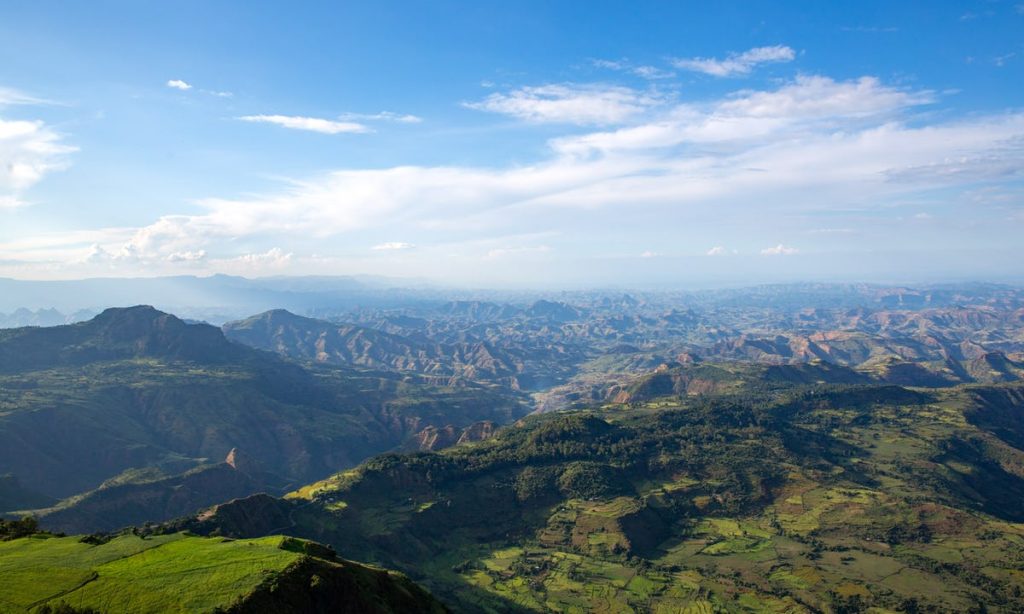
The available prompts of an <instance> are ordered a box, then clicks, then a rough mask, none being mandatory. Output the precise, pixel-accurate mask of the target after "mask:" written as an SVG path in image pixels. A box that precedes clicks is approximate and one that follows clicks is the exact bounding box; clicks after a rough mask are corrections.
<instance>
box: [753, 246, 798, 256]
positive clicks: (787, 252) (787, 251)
mask: <svg viewBox="0 0 1024 614" xmlns="http://www.w3.org/2000/svg"><path fill="white" fill-rule="evenodd" d="M799 253H800V250H798V249H797V248H795V247H787V246H785V245H783V244H782V243H779V244H778V245H776V246H775V247H766V248H764V249H762V250H761V255H762V256H792V255H794V254H799Z"/></svg>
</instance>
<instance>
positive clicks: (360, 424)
mask: <svg viewBox="0 0 1024 614" xmlns="http://www.w3.org/2000/svg"><path fill="white" fill-rule="evenodd" d="M523 413H525V408H524V407H523V406H522V405H521V403H520V402H519V400H518V399H517V398H514V397H512V396H509V395H506V394H504V393H502V392H501V391H497V390H486V389H477V388H473V387H464V388H461V389H458V390H456V389H448V388H441V387H437V386H432V385H430V384H429V383H427V382H425V381H418V380H416V379H409V378H408V377H404V376H399V375H395V374H386V373H380V372H372V371H354V370H345V369H339V368H332V369H329V370H324V371H316V372H314V371H309V370H306V369H304V368H303V367H301V366H299V365H298V364H296V363H295V362H291V361H287V360H284V359H282V358H280V357H278V356H276V355H275V354H272V353H269V352H263V351H260V350H257V349H253V348H250V347H247V346H245V345H242V344H239V343H234V342H232V341H230V340H228V339H227V338H225V337H224V335H223V333H222V332H221V331H220V330H219V329H218V328H216V327H213V326H209V325H206V324H188V323H185V322H184V321H182V320H180V319H179V318H176V317H175V316H172V315H170V314H166V313H163V312H160V311H158V310H156V309H154V308H152V307H148V306H139V307H131V308H117V309H108V310H106V311H104V312H103V313H101V314H100V315H98V316H97V317H96V318H94V319H92V320H90V321H88V322H82V323H78V324H72V325H65V326H58V327H52V328H21V329H11V330H4V331H0V475H2V474H11V475H13V476H14V477H15V478H16V479H17V480H19V481H20V483H22V484H31V485H32V486H33V488H34V489H37V490H38V492H39V493H40V494H42V495H45V496H47V497H50V498H51V500H52V499H53V498H56V499H65V498H67V497H71V496H72V495H78V497H76V498H73V499H69V500H67V501H64V502H63V503H62V504H61V505H59V506H57V507H54V508H52V509H49V510H48V511H47V512H46V514H44V517H43V522H44V523H46V522H47V514H48V515H49V516H50V518H51V519H52V522H53V523H54V526H60V527H63V528H65V529H67V530H71V531H90V530H96V529H99V528H104V529H110V528H116V527H120V526H124V525H126V524H130V523H134V522H141V521H143V520H147V519H148V520H159V519H161V518H167V517H171V516H176V515H180V514H182V513H185V510H187V509H188V508H189V507H190V506H193V507H201V506H205V505H209V504H211V503H214V502H216V501H218V500H220V499H218V498H217V497H223V496H225V495H229V496H242V495H245V494H251V493H252V492H258V491H260V490H270V491H271V492H278V491H279V489H280V488H282V487H284V486H285V485H287V484H289V483H292V484H294V483H301V481H306V480H309V479H311V478H314V477H316V476H318V475H320V476H322V475H327V474H328V473H330V472H332V471H336V470H338V469H340V468H343V467H346V466H350V465H353V464H355V463H357V462H359V461H360V460H362V459H363V458H366V457H367V456H370V455H372V454H375V453H379V452H384V451H387V450H390V449H395V448H398V447H401V446H403V445H406V443H407V442H409V441H413V440H414V439H415V436H416V435H417V433H419V432H420V431H422V430H423V429H425V428H427V427H431V426H433V427H436V428H445V427H449V426H453V427H455V428H460V429H461V428H465V427H468V426H470V425H472V424H474V423H477V422H480V421H482V420H490V421H494V422H497V423H506V422H509V421H511V420H514V419H515V418H517V417H519V416H521V415H522V414H523ZM232 449H238V450H240V451H241V453H244V454H247V455H248V456H249V457H250V459H251V462H247V463H246V464H247V466H252V463H255V464H258V465H261V466H263V467H267V468H272V469H271V470H270V471H271V472H272V474H271V473H270V472H258V473H259V475H255V474H250V473H246V472H244V471H239V470H238V469H237V467H232V466H230V465H228V464H224V463H220V464H217V463H219V461H221V460H222V459H224V458H225V457H226V456H227V455H228V453H229V451H231V450H232ZM211 459H212V460H211ZM235 461H236V463H235V464H236V465H237V464H238V461H239V457H238V456H237V455H236V456H235ZM140 469H151V470H153V471H155V473H153V472H150V473H145V472H143V473H137V471H138V470H140ZM190 471H191V472H190ZM133 472H136V473H133ZM186 472H188V473H186ZM122 475H124V476H126V477H125V479H123V480H120V481H118V482H116V483H113V484H111V483H107V482H108V481H109V480H111V479H113V478H117V477H118V476H122ZM133 476H134V477H133ZM104 484H105V485H104ZM101 485H104V486H102V487H101ZM24 499H25V498H24V497H21V498H20V499H12V503H11V505H21V503H17V502H16V501H19V500H24ZM10 511H14V510H12V509H3V510H0V513H3V512H10Z"/></svg>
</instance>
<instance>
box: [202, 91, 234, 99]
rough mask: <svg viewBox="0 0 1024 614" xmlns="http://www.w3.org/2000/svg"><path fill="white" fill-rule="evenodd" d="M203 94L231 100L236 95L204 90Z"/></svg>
mask: <svg viewBox="0 0 1024 614" xmlns="http://www.w3.org/2000/svg"><path fill="white" fill-rule="evenodd" d="M202 92H203V93H204V94H209V95H210V96H216V97H217V98H231V97H232V96H234V95H235V94H234V93H233V92H219V91H217V90H202Z"/></svg>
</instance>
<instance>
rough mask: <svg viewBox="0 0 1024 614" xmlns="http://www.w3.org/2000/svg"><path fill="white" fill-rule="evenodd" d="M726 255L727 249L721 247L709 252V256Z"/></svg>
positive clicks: (717, 246)
mask: <svg viewBox="0 0 1024 614" xmlns="http://www.w3.org/2000/svg"><path fill="white" fill-rule="evenodd" d="M726 253H727V252H726V250H725V248H724V247H722V246H721V245H716V246H714V247H712V248H711V249H709V250H708V256H724V255H725V254H726Z"/></svg>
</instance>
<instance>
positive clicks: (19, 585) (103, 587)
mask: <svg viewBox="0 0 1024 614" xmlns="http://www.w3.org/2000/svg"><path fill="white" fill-rule="evenodd" d="M315 548H316V546H312V547H310V546H307V542H302V541H300V540H295V539H292V538H287V537H279V536H278V537H266V538H260V539H252V540H237V541H235V540H227V539H221V538H202V537H194V536H186V535H184V534H180V533H179V534H171V535H163V536H154V537H149V538H147V539H141V538H139V537H136V536H133V535H124V536H121V537H117V538H115V539H113V540H111V541H110V542H107V543H105V544H101V545H91V544H88V543H84V542H82V541H80V539H79V538H77V537H60V538H57V537H42V536H36V537H31V538H22V539H17V540H13V541H9V542H0V611H2V612H25V611H29V610H31V609H34V608H36V607H38V606H41V605H43V604H44V603H51V604H56V603H58V602H61V601H63V602H66V603H68V604H70V605H72V606H75V607H82V608H84V607H91V608H94V609H96V610H99V611H101V612H129V611H130V612H140V613H142V612H161V613H163V612H183V613H184V612H189V613H191V612H212V611H214V610H216V609H218V608H221V609H229V608H233V609H232V611H238V612H246V611H259V609H260V607H259V605H258V604H265V605H267V604H273V606H272V607H274V611H289V608H290V607H293V608H294V609H299V610H301V609H303V607H304V605H305V603H306V602H307V601H308V600H309V599H310V596H309V595H308V594H306V593H311V592H312V593H315V592H316V591H315V590H313V591H311V590H310V587H311V586H312V585H311V584H310V583H311V582H316V583H318V584H319V585H322V586H324V587H327V588H331V587H333V589H334V594H333V595H326V597H328V598H330V599H334V600H340V601H348V602H353V603H355V602H360V601H366V602H367V603H371V602H372V603H377V604H379V605H380V607H379V608H378V609H376V610H373V609H371V610H368V611H390V607H391V606H396V607H399V606H401V605H402V604H405V607H407V606H408V605H409V604H415V605H417V606H418V607H419V608H421V609H422V611H431V609H432V608H433V610H434V611H440V609H439V607H438V606H437V604H436V602H434V601H433V600H432V599H431V598H430V597H429V596H427V595H426V593H423V592H422V591H421V590H420V589H418V588H417V587H415V586H414V585H412V584H411V583H409V582H408V581H407V580H405V579H404V578H403V577H401V576H397V575H394V574H390V573H388V572H385V571H380V570H373V569H369V568H366V567H364V566H360V565H356V564H353V563H347V562H343V563H337V562H333V561H329V560H327V559H323V558H317V557H311V556H308V555H307V554H306V553H305V552H306V551H307V550H311V551H315ZM315 578H319V580H316V579H315ZM275 585H276V586H278V587H279V588H277V589H272V588H270V587H272V586H275ZM280 587H284V588H280ZM303 587H305V588H303ZM314 588H315V587H314ZM288 591H294V594H292V595H289V594H288ZM282 593H284V594H282ZM389 604H390V605H389ZM268 607H271V606H270V605H268ZM396 611H401V610H396Z"/></svg>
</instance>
